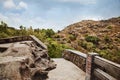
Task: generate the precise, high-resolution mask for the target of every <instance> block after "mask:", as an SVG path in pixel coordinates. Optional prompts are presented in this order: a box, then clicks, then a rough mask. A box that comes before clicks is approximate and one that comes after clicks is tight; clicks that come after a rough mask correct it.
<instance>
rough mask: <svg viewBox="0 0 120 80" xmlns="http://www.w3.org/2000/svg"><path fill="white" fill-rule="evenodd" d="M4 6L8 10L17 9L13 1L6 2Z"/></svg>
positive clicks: (6, 0)
mask: <svg viewBox="0 0 120 80" xmlns="http://www.w3.org/2000/svg"><path fill="white" fill-rule="evenodd" d="M3 6H4V8H6V9H11V8H15V7H16V5H15V3H14V2H13V0H5V1H4V3H3Z"/></svg>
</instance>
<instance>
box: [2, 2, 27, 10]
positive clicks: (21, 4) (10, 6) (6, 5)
mask: <svg viewBox="0 0 120 80" xmlns="http://www.w3.org/2000/svg"><path fill="white" fill-rule="evenodd" d="M3 7H4V8H6V9H17V10H20V9H27V7H28V5H27V3H25V2H23V1H20V2H19V4H18V5H17V4H15V2H14V0H5V1H4V2H3Z"/></svg>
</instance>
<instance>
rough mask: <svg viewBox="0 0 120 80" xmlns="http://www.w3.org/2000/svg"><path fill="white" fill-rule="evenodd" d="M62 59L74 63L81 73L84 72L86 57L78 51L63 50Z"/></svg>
mask: <svg viewBox="0 0 120 80" xmlns="http://www.w3.org/2000/svg"><path fill="white" fill-rule="evenodd" d="M62 57H63V58H64V59H67V60H69V61H71V62H72V63H74V64H75V65H76V66H78V67H79V68H80V69H82V70H83V71H85V70H86V58H87V55H86V54H84V53H81V52H79V51H75V50H70V49H66V50H64V52H63V54H62Z"/></svg>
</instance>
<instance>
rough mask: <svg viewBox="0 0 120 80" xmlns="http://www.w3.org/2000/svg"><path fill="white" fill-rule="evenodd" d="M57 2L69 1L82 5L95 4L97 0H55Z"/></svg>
mask: <svg viewBox="0 0 120 80" xmlns="http://www.w3.org/2000/svg"><path fill="white" fill-rule="evenodd" d="M57 1H59V2H71V3H80V4H83V5H88V4H95V3H96V2H97V0H57Z"/></svg>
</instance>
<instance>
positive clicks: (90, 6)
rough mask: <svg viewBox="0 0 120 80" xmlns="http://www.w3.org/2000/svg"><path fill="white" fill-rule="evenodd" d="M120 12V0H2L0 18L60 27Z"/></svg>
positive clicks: (6, 20)
mask: <svg viewBox="0 0 120 80" xmlns="http://www.w3.org/2000/svg"><path fill="white" fill-rule="evenodd" d="M118 16H120V0H0V21H4V22H6V23H8V25H9V26H13V27H15V28H19V26H20V25H23V26H26V27H29V26H32V27H33V28H45V29H46V28H52V29H53V30H55V31H57V30H61V29H63V28H65V27H66V26H67V25H70V24H72V23H75V22H79V21H81V20H85V19H92V20H101V19H108V18H111V17H118Z"/></svg>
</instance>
